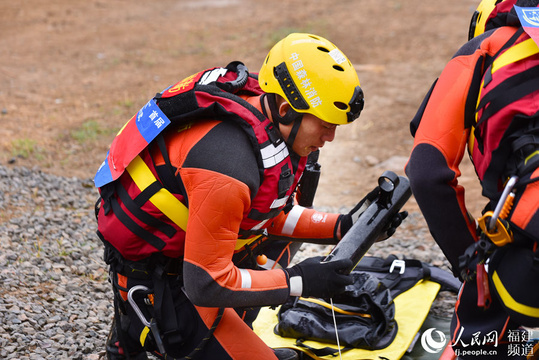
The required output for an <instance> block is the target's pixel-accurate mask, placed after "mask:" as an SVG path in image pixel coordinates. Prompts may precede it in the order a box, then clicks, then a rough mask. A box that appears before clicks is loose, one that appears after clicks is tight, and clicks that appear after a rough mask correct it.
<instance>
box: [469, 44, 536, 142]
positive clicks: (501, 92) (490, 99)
mask: <svg viewBox="0 0 539 360" xmlns="http://www.w3.org/2000/svg"><path fill="white" fill-rule="evenodd" d="M537 52H539V48H538V49H537ZM538 77H539V65H538V66H535V67H533V68H531V69H528V70H526V71H523V72H521V73H519V74H517V75H515V76H512V77H510V78H508V79H506V80H504V81H503V82H502V83H500V84H499V85H498V86H497V87H496V88H495V89H493V90H491V91H490V92H489V93H488V94H487V95H486V96H485V97H483V98H482V99H481V101H480V103H479V105H478V107H477V109H481V108H483V107H484V106H485V105H487V104H489V106H488V107H487V108H486V109H485V110H484V111H483V113H482V114H481V118H480V119H479V121H478V122H477V124H476V131H477V129H478V127H477V126H479V125H480V124H482V123H483V122H484V121H485V120H486V119H489V118H490V117H491V116H492V115H494V114H495V113H496V112H498V111H499V110H501V109H503V108H504V107H506V106H507V105H509V104H511V103H512V102H515V101H517V100H519V99H521V98H523V97H524V96H526V95H529V94H531V93H533V92H535V91H537V78H538Z"/></svg>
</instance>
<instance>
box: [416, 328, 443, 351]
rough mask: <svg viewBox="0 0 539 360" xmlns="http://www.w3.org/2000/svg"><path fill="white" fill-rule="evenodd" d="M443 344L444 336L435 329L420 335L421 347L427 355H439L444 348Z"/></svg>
mask: <svg viewBox="0 0 539 360" xmlns="http://www.w3.org/2000/svg"><path fill="white" fill-rule="evenodd" d="M434 334H435V335H434ZM435 338H436V339H435ZM445 343H446V339H445V334H444V333H443V332H441V331H440V330H436V329H435V328H430V329H427V330H426V331H425V332H424V333H423V335H421V346H423V349H424V350H425V351H426V352H428V353H431V354H436V353H439V352H440V351H442V349H443V348H444V347H445Z"/></svg>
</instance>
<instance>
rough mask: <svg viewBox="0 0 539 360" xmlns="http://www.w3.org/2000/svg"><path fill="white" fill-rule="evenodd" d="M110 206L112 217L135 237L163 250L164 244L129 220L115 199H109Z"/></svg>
mask: <svg viewBox="0 0 539 360" xmlns="http://www.w3.org/2000/svg"><path fill="white" fill-rule="evenodd" d="M110 204H111V205H112V211H113V212H114V215H116V216H117V217H118V220H120V222H121V223H122V224H124V225H125V226H126V227H127V228H128V229H129V230H130V231H132V232H133V233H134V234H135V235H136V236H138V237H140V238H141V239H144V241H146V242H147V243H148V244H150V245H152V246H153V247H154V248H156V249H157V250H163V249H164V247H165V246H166V243H165V242H164V241H163V240H161V239H160V238H158V237H157V236H155V235H154V234H152V233H151V232H149V231H147V230H145V229H144V228H143V227H141V226H140V225H139V224H137V223H136V222H135V221H134V220H133V219H131V218H130V217H129V215H127V214H126V212H125V211H124V210H123V209H122V207H121V206H120V204H119V203H118V200H116V198H111V199H110Z"/></svg>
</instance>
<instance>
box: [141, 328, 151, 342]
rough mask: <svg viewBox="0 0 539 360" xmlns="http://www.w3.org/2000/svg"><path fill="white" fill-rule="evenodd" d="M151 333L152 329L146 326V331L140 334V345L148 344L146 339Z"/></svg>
mask: <svg viewBox="0 0 539 360" xmlns="http://www.w3.org/2000/svg"><path fill="white" fill-rule="evenodd" d="M149 332H150V328H149V327H147V326H145V327H144V329H142V332H141V333H140V338H139V340H140V344H141V345H142V346H144V343H145V342H146V338H147V337H148V333H149Z"/></svg>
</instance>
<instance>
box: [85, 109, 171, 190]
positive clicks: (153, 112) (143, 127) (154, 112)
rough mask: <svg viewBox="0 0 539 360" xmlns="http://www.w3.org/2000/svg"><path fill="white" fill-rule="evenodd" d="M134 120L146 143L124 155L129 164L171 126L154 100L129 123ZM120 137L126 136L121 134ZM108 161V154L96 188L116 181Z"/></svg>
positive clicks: (99, 171)
mask: <svg viewBox="0 0 539 360" xmlns="http://www.w3.org/2000/svg"><path fill="white" fill-rule="evenodd" d="M133 120H134V121H135V124H136V125H137V126H136V128H137V130H138V132H139V133H140V135H141V136H142V138H143V139H144V141H145V142H146V143H145V144H142V143H141V144H138V145H135V146H134V147H133V148H131V149H128V150H129V151H130V153H125V154H124V160H125V157H127V160H128V161H129V162H130V161H131V160H133V159H134V158H135V157H136V156H137V155H138V154H140V152H141V151H142V150H144V149H145V148H146V146H147V145H148V144H149V143H150V142H151V141H152V140H153V139H155V138H156V137H157V135H159V134H160V133H161V132H162V131H163V130H164V129H165V128H166V127H167V126H168V125H169V124H170V119H169V118H168V117H167V116H166V115H165V114H164V113H163V112H162V111H161V109H160V108H159V106H157V104H156V103H155V101H154V100H153V99H151V100H150V101H148V103H147V104H146V105H144V106H143V107H142V109H140V110H139V111H138V113H137V115H136V117H135V118H134V119H131V120H129V121H133ZM118 136H126V135H125V134H120V135H118ZM108 159H109V153H108V152H107V156H106V157H105V161H103V163H102V164H101V166H100V167H99V169H98V170H97V173H96V174H95V177H94V184H95V186H96V187H101V186H103V185H106V184H108V183H109V182H111V181H113V180H115V178H114V177H113V176H112V172H111V170H110V165H109V162H108ZM123 170H124V169H120V171H121V172H123ZM118 176H119V174H118ZM118 176H117V177H118ZM117 177H116V178H117Z"/></svg>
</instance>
